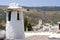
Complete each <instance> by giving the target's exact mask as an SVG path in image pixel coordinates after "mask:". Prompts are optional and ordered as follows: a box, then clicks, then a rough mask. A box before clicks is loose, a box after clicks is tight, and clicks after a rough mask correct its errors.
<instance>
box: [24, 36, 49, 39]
mask: <svg viewBox="0 0 60 40" xmlns="http://www.w3.org/2000/svg"><path fill="white" fill-rule="evenodd" d="M25 40H49V38H48V37H47V36H40V35H34V36H31V37H28V38H25Z"/></svg>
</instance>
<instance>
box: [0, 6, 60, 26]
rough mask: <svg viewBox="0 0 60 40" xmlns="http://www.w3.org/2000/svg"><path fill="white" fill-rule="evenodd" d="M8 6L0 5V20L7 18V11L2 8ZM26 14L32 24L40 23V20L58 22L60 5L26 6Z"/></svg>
mask: <svg viewBox="0 0 60 40" xmlns="http://www.w3.org/2000/svg"><path fill="white" fill-rule="evenodd" d="M4 8H7V6H0V21H2V20H5V16H6V14H5V12H4V11H3V10H1V9H4ZM23 8H24V10H25V11H24V16H25V17H27V18H28V21H29V22H30V23H31V24H32V25H36V24H38V21H39V20H42V21H43V23H47V22H48V23H57V22H58V21H60V7H49V6H48V7H46V6H45V7H24V6H23Z"/></svg>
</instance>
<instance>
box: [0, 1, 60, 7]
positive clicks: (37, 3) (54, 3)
mask: <svg viewBox="0 0 60 40" xmlns="http://www.w3.org/2000/svg"><path fill="white" fill-rule="evenodd" d="M10 3H18V4H19V5H21V6H60V0H0V5H9V4H10Z"/></svg>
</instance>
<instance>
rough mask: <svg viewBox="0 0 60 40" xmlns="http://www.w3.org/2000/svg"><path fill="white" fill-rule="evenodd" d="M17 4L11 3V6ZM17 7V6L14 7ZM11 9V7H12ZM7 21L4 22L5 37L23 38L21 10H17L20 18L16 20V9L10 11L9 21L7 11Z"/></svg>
mask: <svg viewBox="0 0 60 40" xmlns="http://www.w3.org/2000/svg"><path fill="white" fill-rule="evenodd" d="M16 6H18V5H17V4H12V6H11V7H12V8H13V7H16ZM16 8H17V7H16ZM12 10H13V9H12ZM6 18H7V23H6V39H14V40H15V39H24V20H23V12H22V11H20V12H19V18H20V20H17V11H12V12H11V21H8V13H7V16H6Z"/></svg>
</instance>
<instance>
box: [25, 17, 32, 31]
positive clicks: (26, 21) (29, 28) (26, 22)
mask: <svg viewBox="0 0 60 40" xmlns="http://www.w3.org/2000/svg"><path fill="white" fill-rule="evenodd" d="M26 28H28V31H32V26H31V24H30V23H28V19H27V18H26V17H25V18H24V30H25V31H26Z"/></svg>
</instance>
